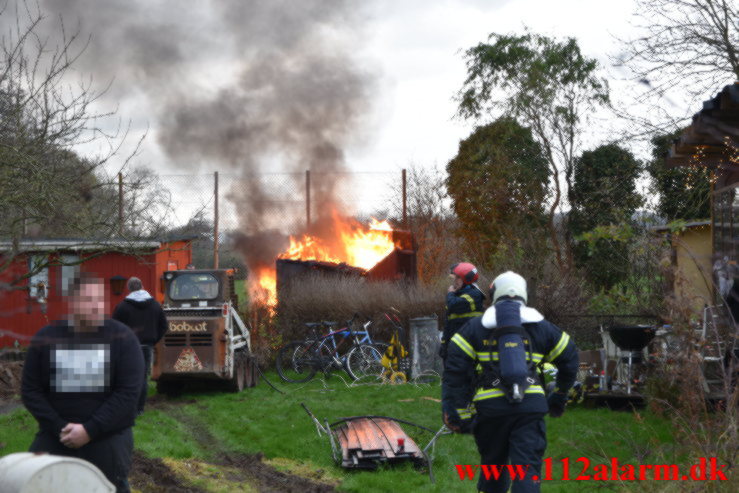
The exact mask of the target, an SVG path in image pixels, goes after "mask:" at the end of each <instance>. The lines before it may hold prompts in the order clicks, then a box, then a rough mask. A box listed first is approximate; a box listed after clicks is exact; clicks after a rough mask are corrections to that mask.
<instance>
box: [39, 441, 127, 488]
mask: <svg viewBox="0 0 739 493" xmlns="http://www.w3.org/2000/svg"><path fill="white" fill-rule="evenodd" d="M28 450H29V452H46V453H49V454H52V455H63V456H65V457H76V458H78V459H83V460H86V461H88V462H90V463H92V464H94V465H95V466H97V467H98V469H100V470H101V471H102V473H103V474H105V477H106V478H108V481H110V482H111V483H113V484H114V485H115V487H116V492H117V493H129V492H130V491H131V489H130V487H129V485H128V472H129V471H130V469H131V460H132V455H133V430H132V429H131V428H126V429H125V430H122V431H119V432H118V433H114V434H113V435H109V436H107V437H105V438H102V439H99V440H95V441H93V442H90V443H88V444H87V445H85V446H84V447H81V448H78V449H71V448H69V447H66V446H64V445H62V444H61V442H59V437H56V436H53V435H52V434H50V433H48V432H45V431H39V432H38V433H37V434H36V438H34V440H33V443H32V444H31V447H30V448H29V449H28Z"/></svg>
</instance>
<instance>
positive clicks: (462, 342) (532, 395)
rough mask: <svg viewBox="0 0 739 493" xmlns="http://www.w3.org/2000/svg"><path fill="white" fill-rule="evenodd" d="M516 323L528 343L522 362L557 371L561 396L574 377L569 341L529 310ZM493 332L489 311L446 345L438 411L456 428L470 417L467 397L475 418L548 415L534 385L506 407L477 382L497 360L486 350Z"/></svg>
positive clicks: (495, 391)
mask: <svg viewBox="0 0 739 493" xmlns="http://www.w3.org/2000/svg"><path fill="white" fill-rule="evenodd" d="M521 322H522V326H523V327H524V328H525V329H526V331H527V332H528V334H529V336H530V338H531V341H530V346H531V352H530V353H529V354H527V360H529V359H531V358H533V361H534V363H536V364H540V363H545V362H550V363H552V364H554V365H555V366H556V367H557V369H558V373H557V386H556V388H557V390H558V391H562V392H567V391H568V390H569V388H570V387H572V385H573V383H574V382H575V378H576V377H577V368H578V352H577V348H576V347H575V343H574V341H572V340H571V339H570V336H569V335H568V334H567V333H566V332H563V331H562V330H561V329H560V328H559V327H557V326H556V325H554V324H552V323H551V322H548V321H546V320H544V317H543V316H542V315H541V314H540V313H539V312H538V311H537V310H535V309H533V308H528V307H526V306H523V305H522V306H521ZM496 327H497V324H496V320H495V307H494V306H493V307H490V308H488V310H486V311H485V314H484V315H483V316H482V317H476V318H473V319H471V320H469V323H467V324H466V325H465V326H464V327H462V328H461V329H460V330H459V332H457V333H456V334H454V335H453V336H452V338H451V340H450V342H449V347H448V352H447V358H446V364H445V367H444V378H443V382H442V408H443V411H444V412H445V413H448V414H449V417H450V422H452V423H454V422H457V423H461V420H464V419H465V418H468V417H469V416H470V408H469V404H470V402H469V400H470V397H469V396H472V404H474V407H475V408H476V410H477V413H478V414H479V415H481V416H493V417H494V416H501V415H507V414H517V413H546V412H547V411H548V410H549V409H548V406H547V400H546V396H545V394H544V388H543V387H542V382H540V381H537V382H536V383H535V384H533V385H531V386H530V387H529V388H527V389H526V395H525V397H524V399H523V401H522V402H520V403H511V402H509V400H508V399H507V398H506V395H505V392H504V391H503V390H502V389H500V388H495V387H492V386H490V383H489V382H485V381H484V379H483V378H482V375H483V374H485V373H486V372H485V366H486V365H490V364H495V362H497V356H498V355H497V352H495V351H494V348H493V346H492V344H491V342H492V339H494V338H493V337H492V336H493V331H492V329H494V328H496ZM472 369H475V373H474V374H475V375H476V376H477V378H475V379H474V381H473V379H472V378H470V373H471V371H472Z"/></svg>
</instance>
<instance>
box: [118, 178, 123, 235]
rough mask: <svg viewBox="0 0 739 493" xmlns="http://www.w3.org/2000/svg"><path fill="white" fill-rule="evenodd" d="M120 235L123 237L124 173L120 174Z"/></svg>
mask: <svg viewBox="0 0 739 493" xmlns="http://www.w3.org/2000/svg"><path fill="white" fill-rule="evenodd" d="M118 234H119V235H120V236H123V173H118Z"/></svg>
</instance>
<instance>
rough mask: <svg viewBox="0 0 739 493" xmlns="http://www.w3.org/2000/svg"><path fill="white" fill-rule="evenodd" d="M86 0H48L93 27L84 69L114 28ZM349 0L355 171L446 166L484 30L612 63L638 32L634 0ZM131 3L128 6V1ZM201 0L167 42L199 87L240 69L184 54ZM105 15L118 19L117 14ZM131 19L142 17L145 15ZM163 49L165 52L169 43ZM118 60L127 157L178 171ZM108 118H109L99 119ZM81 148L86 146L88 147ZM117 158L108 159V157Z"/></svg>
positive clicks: (217, 57) (215, 58)
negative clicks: (360, 81)
mask: <svg viewBox="0 0 739 493" xmlns="http://www.w3.org/2000/svg"><path fill="white" fill-rule="evenodd" d="M84 3H85V2H84V1H80V2H76V1H74V0H63V1H59V2H47V4H48V5H49V6H48V7H47V8H49V10H52V11H54V9H55V8H57V7H56V6H58V5H65V6H66V9H61V10H56V11H54V13H55V14H57V13H62V14H63V15H64V18H65V22H66V23H67V24H70V23H72V22H74V19H75V18H76V17H78V16H79V19H81V22H80V24H79V25H80V26H81V31H82V33H83V34H85V33H87V32H89V33H90V35H91V39H90V44H91V47H90V48H88V50H87V53H85V54H84V55H83V61H82V63H81V67H80V68H79V73H80V74H84V73H85V71H92V72H95V71H96V70H98V69H99V67H100V65H101V64H103V65H105V64H104V61H105V60H103V59H104V58H106V54H105V51H104V50H98V49H97V48H98V46H99V45H102V44H104V43H106V42H109V41H108V40H109V38H110V37H109V36H108V35H107V34H106V32H105V31H103V32H97V31H96V27H98V26H99V25H100V24H101V23H100V22H94V21H90V20H88V19H89V17H85V16H89V12H88V13H86V12H85V9H84V8H83V7H84ZM112 3H115V2H112ZM134 3H136V2H132V3H131V4H134ZM283 3H287V4H289V2H283ZM154 4H155V5H159V6H160V7H159V8H152V9H150V10H148V11H147V15H149V16H152V17H154V18H157V17H160V18H162V19H164V18H166V17H167V16H169V15H172V13H171V12H170V11H169V10H168V9H166V8H164V7H162V5H165V4H167V2H155V3H154ZM349 4H350V5H352V2H349ZM353 4H354V5H357V6H359V5H362V6H363V7H362V9H363V15H362V16H361V18H360V19H359V20H356V19H353V20H352V22H353V26H352V29H356V30H355V31H354V33H349V37H350V38H351V40H350V42H353V45H352V46H351V50H352V52H351V58H352V61H353V62H354V63H356V64H358V65H359V67H360V69H361V70H364V71H365V73H367V74H370V75H371V78H372V79H373V82H372V84H373V85H372V89H371V91H368V94H369V97H368V99H369V101H368V102H367V104H366V105H364V106H363V107H362V108H361V115H360V117H359V118H358V123H357V124H356V126H357V127H360V131H358V132H356V134H357V135H359V137H358V138H353V139H348V140H347V141H346V142H345V143H344V151H345V153H346V157H345V161H346V166H347V167H348V168H349V169H351V170H356V171H392V170H397V169H399V168H402V167H406V166H408V165H409V164H412V163H413V164H417V165H421V166H430V165H436V166H444V165H445V164H446V162H447V161H449V160H450V159H451V158H452V157H453V156H454V155H455V153H456V150H457V147H458V144H459V141H460V139H463V138H465V137H466V136H467V135H469V133H470V132H471V129H472V126H471V124H470V123H467V122H463V121H460V120H457V119H455V118H454V113H455V109H456V106H455V103H454V101H453V96H454V94H455V92H456V91H457V90H458V89H459V88H460V87H461V85H462V82H463V80H464V77H465V67H464V62H463V58H462V51H463V50H464V49H466V48H469V47H471V46H473V45H475V44H476V43H479V42H481V41H484V40H485V39H486V38H487V36H488V35H489V34H490V33H492V32H497V33H509V32H518V33H520V32H523V31H524V30H525V29H526V28H528V29H529V30H531V31H532V32H535V33H540V34H545V35H550V36H555V37H566V36H574V37H576V38H577V39H578V41H579V43H580V46H581V48H582V50H583V51H584V53H585V54H586V55H588V56H591V57H595V58H596V59H598V60H599V61H600V62H601V63H602V64H603V66H604V67H608V66H609V65H610V60H609V55H613V54H617V53H618V51H619V42H618V41H617V40H616V39H615V36H628V35H629V33H633V32H634V31H633V28H632V27H631V25H630V23H631V22H632V17H631V16H632V13H633V8H634V5H633V1H632V0H619V1H617V2H614V1H602V0H589V1H585V0H558V1H556V2H553V1H551V0H488V1H483V0H437V1H420V0H404V1H392V0H375V1H370V2H354V3H353ZM96 5H98V4H96ZM93 8H96V6H93ZM125 8H126V7H125V6H123V7H121V9H125ZM285 8H289V5H286V6H285ZM131 9H132V12H133V10H134V8H133V7H132V8H131ZM199 9H200V11H199V12H189V13H176V14H174V15H173V19H172V21H171V22H173V23H178V24H179V26H180V27H181V26H182V25H185V24H186V25H187V29H186V30H182V31H175V32H174V33H173V35H174V36H175V37H176V36H178V35H180V36H181V33H182V32H185V33H194V34H193V37H191V36H186V37H183V39H180V40H177V41H174V42H172V45H171V46H170V50H171V49H181V50H182V51H183V52H184V55H183V59H182V60H178V63H179V64H180V65H181V66H187V65H188V64H189V65H190V66H191V68H192V66H195V65H197V66H196V70H197V75H196V76H191V79H192V80H196V81H197V83H198V84H199V87H201V88H203V87H206V88H207V87H208V86H218V84H220V83H222V82H223V81H224V80H230V79H232V78H234V77H235V76H236V75H235V73H236V72H235V69H234V67H235V65H234V64H233V63H232V60H231V57H233V56H235V54H234V53H229V52H228V50H222V49H221V48H220V47H219V45H218V44H217V43H216V42H215V41H214V42H213V46H210V47H208V46H205V48H203V47H201V48H200V49H199V50H192V51H191V53H200V54H201V55H202V56H200V57H197V56H193V58H192V59H191V60H188V50H189V49H190V47H191V46H192V44H193V39H194V36H196V35H197V33H198V19H202V20H203V23H204V24H203V25H207V23H206V21H208V22H216V23H217V22H218V20H213V19H210V20H209V18H210V16H211V13H210V12H209V11H208V9H206V8H204V7H203V4H200V7H199ZM111 10H112V9H111ZM100 15H101V16H102V15H103V14H100ZM115 15H120V13H115ZM139 15H140V14H139ZM111 16H113V14H111ZM101 18H103V19H105V17H101ZM108 22H110V23H111V25H114V24H115V17H114V16H113V17H112V20H109V21H108ZM132 22H141V23H142V25H144V24H145V22H146V20H142V19H135V20H134V21H132ZM162 25H164V26H166V25H167V24H166V23H165V24H162ZM211 25H212V24H211ZM275 29H280V27H275ZM205 39H208V38H207V37H206V38H205ZM130 40H131V38H130V37H128V38H125V37H122V38H121V39H118V40H116V43H119V44H120V43H123V44H125V43H127V42H130ZM201 44H202V43H201ZM173 47H174V48H173ZM161 51H162V52H163V56H166V51H165V50H164V49H162V50H161ZM154 55H156V53H154ZM108 58H110V57H109V56H108ZM116 63H117V64H115V65H114V64H112V62H111V63H110V64H109V65H111V66H106V70H105V71H104V72H103V73H102V74H96V76H97V79H96V82H97V83H98V84H104V83H106V82H107V81H108V80H109V78H111V79H112V80H113V87H112V89H111V90H110V91H109V93H108V94H107V95H106V96H105V97H104V98H103V99H102V100H101V103H100V108H102V109H103V110H107V109H110V108H115V109H117V111H118V117H119V118H120V119H121V120H122V121H123V122H124V123H125V124H128V122H130V125H131V134H130V137H129V139H128V140H129V146H130V145H133V143H134V142H136V140H137V138H138V136H139V135H142V134H143V133H144V132H147V137H146V139H145V140H144V142H143V144H142V147H141V152H140V153H139V155H138V156H137V157H136V159H135V160H134V161H133V163H134V164H139V165H146V166H150V167H152V168H153V169H155V170H156V171H158V172H160V173H164V174H167V173H177V172H180V171H182V170H183V166H182V162H180V161H178V159H176V158H173V156H172V153H171V152H169V153H168V152H165V151H164V150H163V146H162V143H161V140H162V139H161V138H160V137H161V131H162V130H161V127H162V125H161V115H160V114H159V115H158V114H157V111H155V108H154V107H153V103H152V98H151V96H149V97H148V98H147V97H144V96H145V94H146V92H147V89H146V85H147V81H146V79H145V78H143V79H142V78H137V77H135V75H136V74H135V72H134V71H132V70H131V68H130V67H129V66H128V65H127V63H126V59H121V60H117V61H116ZM132 74H133V75H132ZM172 77H173V78H176V77H177V73H176V72H174V73H172ZM626 88H627V89H628V85H627V86H626ZM197 90H198V89H197V88H193V89H192V91H197ZM203 90H204V91H207V89H203ZM113 124H114V122H112V121H110V122H105V123H104V125H113ZM82 151H83V152H90V149H86V148H83V149H82ZM116 165H117V163H115V162H114V163H113V167H115V166H116ZM280 167H281V164H280V162H278V161H276V162H274V163H272V164H271V165H270V169H271V170H273V171H274V170H279V169H280ZM196 168H197V171H199V172H210V171H213V170H216V169H221V171H224V172H225V171H228V170H227V169H223V168H224V166H223V165H222V163H219V162H217V161H216V162H213V161H209V160H208V159H201V160H200V161H199V162H198V165H197V167H196ZM192 169H193V168H192V166H189V167H188V168H187V170H188V171H189V170H192ZM113 171H115V170H113Z"/></svg>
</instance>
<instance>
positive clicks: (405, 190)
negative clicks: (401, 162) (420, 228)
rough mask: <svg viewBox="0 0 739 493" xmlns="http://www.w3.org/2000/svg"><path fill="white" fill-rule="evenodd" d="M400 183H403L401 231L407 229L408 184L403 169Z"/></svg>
mask: <svg viewBox="0 0 739 493" xmlns="http://www.w3.org/2000/svg"><path fill="white" fill-rule="evenodd" d="M402 182H403V229H408V182H407V180H406V172H405V168H403V173H402Z"/></svg>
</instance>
